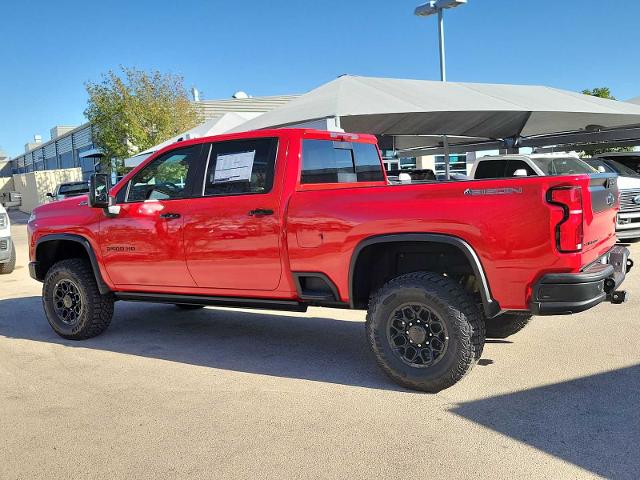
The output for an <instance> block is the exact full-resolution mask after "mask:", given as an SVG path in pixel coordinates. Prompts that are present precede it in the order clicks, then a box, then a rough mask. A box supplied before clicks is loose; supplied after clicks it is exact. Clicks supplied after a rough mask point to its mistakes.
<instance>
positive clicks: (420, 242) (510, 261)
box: [28, 129, 632, 392]
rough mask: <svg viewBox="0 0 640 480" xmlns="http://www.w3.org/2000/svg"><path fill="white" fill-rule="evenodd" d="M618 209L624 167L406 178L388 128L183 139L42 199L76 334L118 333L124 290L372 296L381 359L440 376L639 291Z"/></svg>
mask: <svg viewBox="0 0 640 480" xmlns="http://www.w3.org/2000/svg"><path fill="white" fill-rule="evenodd" d="M617 211H618V190H617V187H616V179H615V175H612V174H600V173H596V174H594V175H584V174H583V175H569V176H555V177H526V178H511V179H497V180H478V181H465V182H430V183H429V182H428V183H424V184H401V185H390V184H389V183H388V182H387V179H386V176H385V173H384V168H383V165H382V161H381V158H380V153H379V150H378V148H377V146H376V140H375V137H373V136H370V135H356V134H341V133H333V132H324V131H315V130H304V129H278V130H261V131H254V132H246V133H238V134H229V135H222V136H217V137H209V138H201V139H196V140H189V141H184V142H180V143H176V144H173V145H171V146H169V147H167V148H164V149H162V150H160V151H158V152H157V153H155V154H154V155H153V156H151V157H150V158H149V159H147V160H146V161H145V162H144V163H143V164H141V165H140V166H139V167H137V168H135V169H134V170H133V171H132V172H130V173H129V174H128V175H127V176H126V177H124V178H123V180H122V181H120V182H119V183H118V184H117V185H116V186H114V187H112V188H110V189H109V187H108V182H107V176H106V175H105V174H95V175H94V176H93V177H92V179H91V188H90V191H89V196H88V198H87V197H77V198H70V199H66V200H62V201H59V202H56V203H53V204H48V205H43V206H40V207H38V208H36V209H35V211H34V213H33V215H32V217H31V219H30V221H29V224H28V231H29V235H30V258H31V263H30V265H29V269H30V273H31V275H32V277H33V278H35V279H37V280H39V281H41V282H43V305H44V310H45V312H46V316H47V319H48V321H49V323H50V325H51V327H52V328H53V329H54V330H55V332H56V333H58V334H59V335H60V336H62V337H64V338H67V339H85V338H89V337H92V336H95V335H98V334H100V333H102V332H103V331H104V330H105V329H106V328H107V327H108V325H109V322H110V321H111V317H112V314H113V304H114V301H116V300H130V301H149V302H164V303H170V304H175V305H177V306H178V307H179V308H183V309H191V308H199V307H201V306H203V305H224V306H236V307H253V308H266V309H284V310H293V311H304V310H305V309H306V308H307V307H308V306H310V305H316V306H318V305H319V306H328V307H336V308H351V309H367V310H368V314H367V321H366V337H367V339H368V341H369V342H370V345H371V348H372V351H373V353H374V355H375V357H376V359H377V361H378V363H379V365H380V366H381V367H382V369H383V370H384V371H385V372H386V373H387V374H388V375H389V376H390V377H391V378H393V379H394V380H395V381H397V382H398V383H400V384H402V385H404V386H407V387H410V388H415V389H421V390H425V391H431V392H434V391H439V390H441V389H443V388H446V387H448V386H451V385H453V384H454V383H455V382H457V381H458V380H460V379H461V378H462V376H463V375H464V374H465V373H466V372H467V371H468V370H469V369H470V368H471V367H472V366H473V365H474V363H475V362H476V361H477V360H478V358H479V357H480V355H481V353H482V349H483V346H484V341H485V329H487V331H488V332H489V333H490V334H494V335H498V336H500V335H502V336H504V335H507V334H509V333H512V332H514V331H517V330H518V329H520V328H522V326H523V325H524V324H525V323H526V321H527V320H528V319H529V317H530V316H531V315H532V314H536V315H549V314H569V313H575V312H580V311H583V310H586V309H589V308H591V307H594V306H596V305H597V304H599V303H601V302H603V301H610V302H613V303H619V302H622V301H624V299H625V297H626V293H625V292H624V291H622V290H619V287H620V284H621V283H622V281H623V280H624V278H625V275H626V273H627V271H628V270H629V269H630V268H631V265H632V262H631V260H630V259H629V258H628V257H629V252H628V250H627V249H626V248H624V247H621V246H615V223H616V214H617ZM328 328H329V326H328Z"/></svg>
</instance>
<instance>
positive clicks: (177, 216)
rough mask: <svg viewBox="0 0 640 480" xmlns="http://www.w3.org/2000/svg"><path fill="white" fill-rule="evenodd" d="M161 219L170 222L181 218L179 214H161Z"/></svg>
mask: <svg viewBox="0 0 640 480" xmlns="http://www.w3.org/2000/svg"><path fill="white" fill-rule="evenodd" d="M160 218H166V219H168V220H172V219H174V218H180V214H179V213H161V214H160Z"/></svg>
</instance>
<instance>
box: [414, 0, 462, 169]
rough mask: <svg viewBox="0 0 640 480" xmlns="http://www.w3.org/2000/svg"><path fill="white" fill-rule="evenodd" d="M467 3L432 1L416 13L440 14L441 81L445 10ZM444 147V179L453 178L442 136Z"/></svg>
mask: <svg viewBox="0 0 640 480" xmlns="http://www.w3.org/2000/svg"><path fill="white" fill-rule="evenodd" d="M465 3H467V0H431V1H429V2H427V3H424V4H422V5H419V6H418V7H416V9H415V11H414V12H413V13H415V14H416V15H417V16H419V17H430V16H431V15H435V14H438V43H439V45H440V80H441V81H443V82H446V81H447V65H446V60H445V53H444V10H445V9H447V8H455V7H459V6H460V5H464V4H465ZM442 147H443V149H444V177H445V179H446V180H449V179H450V178H451V167H450V159H449V142H448V140H447V136H446V135H443V136H442Z"/></svg>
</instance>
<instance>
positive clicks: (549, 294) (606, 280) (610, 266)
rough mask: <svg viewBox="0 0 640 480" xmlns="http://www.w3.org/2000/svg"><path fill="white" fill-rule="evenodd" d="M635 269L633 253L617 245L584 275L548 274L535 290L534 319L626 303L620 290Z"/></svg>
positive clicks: (588, 268)
mask: <svg viewBox="0 0 640 480" xmlns="http://www.w3.org/2000/svg"><path fill="white" fill-rule="evenodd" d="M632 266H633V262H632V261H631V259H629V250H628V249H627V248H625V247H622V246H620V245H616V246H615V247H613V248H612V249H611V250H609V252H608V253H607V254H606V255H605V256H604V257H602V259H601V261H598V262H596V263H593V264H591V265H590V266H589V267H587V268H585V269H584V270H583V271H582V272H578V273H550V274H547V275H545V276H543V277H542V278H541V279H540V280H539V281H538V282H537V283H536V284H535V286H534V287H533V300H532V302H531V304H530V310H531V312H532V313H533V314H534V315H566V314H571V313H578V312H583V311H585V310H588V309H590V308H592V307H595V306H596V305H598V304H599V303H601V302H604V301H610V302H613V303H622V302H623V301H624V300H625V299H626V293H625V292H619V291H618V287H619V286H620V285H621V284H622V282H623V281H624V279H625V276H626V274H627V272H628V271H629V270H631V267H632Z"/></svg>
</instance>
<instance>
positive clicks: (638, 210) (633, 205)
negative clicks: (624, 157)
mask: <svg viewBox="0 0 640 480" xmlns="http://www.w3.org/2000/svg"><path fill="white" fill-rule="evenodd" d="M585 161H586V162H587V163H588V164H589V165H591V166H592V167H594V168H596V169H597V170H598V171H599V172H613V173H617V174H618V190H620V213H619V214H618V224H617V225H616V234H617V235H618V238H619V239H627V238H639V237H640V175H639V174H638V173H637V172H636V171H635V170H634V169H633V168H629V167H628V166H626V165H623V164H622V163H620V162H618V161H616V160H614V159H613V158H606V157H605V156H604V155H603V156H597V157H594V158H588V159H585Z"/></svg>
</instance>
